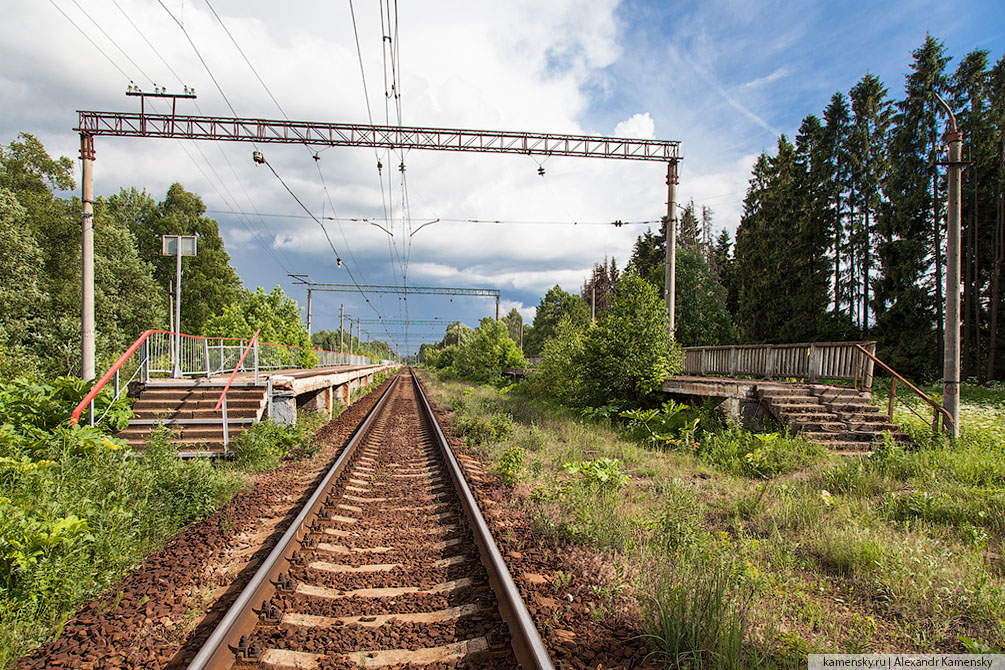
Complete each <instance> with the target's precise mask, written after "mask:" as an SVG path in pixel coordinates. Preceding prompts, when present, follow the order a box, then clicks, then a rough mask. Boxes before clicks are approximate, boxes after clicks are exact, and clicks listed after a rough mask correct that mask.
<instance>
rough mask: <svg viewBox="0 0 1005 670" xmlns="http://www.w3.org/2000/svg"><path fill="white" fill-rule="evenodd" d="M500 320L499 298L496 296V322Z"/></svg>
mask: <svg viewBox="0 0 1005 670" xmlns="http://www.w3.org/2000/svg"><path fill="white" fill-rule="evenodd" d="M498 320H499V296H496V321H498Z"/></svg>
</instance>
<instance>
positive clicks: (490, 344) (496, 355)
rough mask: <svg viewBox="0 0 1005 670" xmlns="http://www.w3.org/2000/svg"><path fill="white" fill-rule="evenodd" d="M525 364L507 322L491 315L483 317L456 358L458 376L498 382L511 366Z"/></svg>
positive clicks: (458, 349)
mask: <svg viewBox="0 0 1005 670" xmlns="http://www.w3.org/2000/svg"><path fill="white" fill-rule="evenodd" d="M525 366H526V361H525V360H524V358H523V356H521V355H520V350H519V349H518V348H517V346H516V344H515V343H514V342H513V340H512V339H510V336H509V332H508V331H507V329H506V324H504V323H502V322H501V321H496V320H495V319H493V318H491V317H485V318H484V319H482V320H481V323H480V324H479V325H478V328H476V329H475V331H474V333H473V334H472V335H471V337H470V338H468V339H467V340H465V341H464V342H463V343H462V344H461V346H460V347H458V348H457V352H456V354H455V355H454V361H453V369H454V371H455V372H456V373H457V375H458V376H460V377H463V378H465V379H470V380H472V381H479V382H491V381H496V380H498V379H500V378H501V377H502V376H503V374H504V373H505V371H506V369H507V368H518V367H525Z"/></svg>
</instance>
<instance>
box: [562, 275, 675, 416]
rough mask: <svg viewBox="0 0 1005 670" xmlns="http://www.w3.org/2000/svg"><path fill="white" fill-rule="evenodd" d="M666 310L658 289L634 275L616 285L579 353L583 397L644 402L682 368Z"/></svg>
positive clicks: (596, 401)
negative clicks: (604, 309) (607, 307)
mask: <svg viewBox="0 0 1005 670" xmlns="http://www.w3.org/2000/svg"><path fill="white" fill-rule="evenodd" d="M668 333H669V328H668V323H667V315H666V306H665V305H664V304H663V299H662V298H661V297H660V296H659V295H658V294H657V292H656V289H655V288H654V287H653V286H652V284H650V283H649V282H647V281H646V280H644V279H642V278H640V277H639V276H638V275H637V274H634V273H632V272H629V273H626V274H625V275H624V276H622V277H621V280H620V281H619V282H618V291H617V294H616V295H615V296H614V297H613V298H612V300H611V306H610V308H609V309H608V310H607V311H606V312H605V313H604V315H603V316H601V317H600V319H599V320H598V321H597V324H596V327H594V328H591V329H590V330H589V331H587V333H586V337H585V339H584V342H583V351H582V354H581V357H580V358H581V361H580V362H581V365H582V380H583V384H582V386H583V389H582V391H583V398H584V401H585V402H586V404H589V405H592V406H598V405H602V404H604V403H606V402H607V401H608V400H609V399H611V398H614V399H619V400H625V401H628V402H632V403H639V404H640V403H641V401H642V400H643V399H645V398H646V397H648V396H649V395H650V394H652V393H653V392H654V391H657V390H658V389H659V388H660V386H661V385H662V384H663V381H664V380H665V379H666V378H667V377H669V376H670V375H672V374H674V373H676V372H678V371H679V370H680V369H681V366H682V365H683V362H684V358H683V352H682V350H681V348H680V347H679V346H677V345H676V344H675V343H674V342H673V340H672V339H671V337H670V335H669V334H668Z"/></svg>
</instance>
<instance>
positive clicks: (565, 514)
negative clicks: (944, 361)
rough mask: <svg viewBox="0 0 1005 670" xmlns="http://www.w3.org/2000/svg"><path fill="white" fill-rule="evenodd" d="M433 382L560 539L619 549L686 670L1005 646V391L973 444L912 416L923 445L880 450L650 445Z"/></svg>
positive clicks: (623, 567)
mask: <svg viewBox="0 0 1005 670" xmlns="http://www.w3.org/2000/svg"><path fill="white" fill-rule="evenodd" d="M427 377H428V375H427ZM431 390H432V391H433V395H434V397H435V398H436V400H437V402H439V403H440V404H441V405H444V406H447V407H453V408H454V410H455V411H456V419H457V421H458V424H459V427H460V428H461V429H462V431H463V432H464V433H465V435H466V436H467V437H468V440H469V442H470V443H472V444H478V445H480V449H481V450H482V451H483V452H484V456H485V457H486V459H487V460H488V461H489V462H490V463H491V464H492V465H493V467H494V468H495V469H496V470H497V471H498V472H499V473H500V474H501V475H502V476H503V479H504V480H505V481H507V482H508V483H510V484H511V485H512V486H513V487H514V494H515V495H514V496H513V501H514V503H513V504H514V505H518V506H520V507H522V508H524V509H525V510H526V511H527V512H528V513H529V514H531V515H533V518H534V519H535V523H536V525H537V526H538V528H539V529H540V531H541V532H542V533H548V534H555V535H559V536H562V537H565V538H568V539H570V540H572V541H574V542H580V543H584V544H588V545H592V546H595V547H597V548H598V549H602V550H605V551H608V552H610V556H611V560H612V562H613V563H614V565H615V566H616V567H617V568H618V574H619V575H621V577H620V579H619V580H616V581H615V583H614V584H612V586H611V589H612V593H611V597H619V596H626V597H632V598H635V599H637V600H638V603H639V607H640V613H641V616H642V617H643V619H644V623H645V626H646V628H647V630H648V631H649V633H650V634H651V635H652V638H651V641H652V645H653V649H654V653H655V654H656V656H657V657H658V658H660V659H662V661H663V662H664V663H665V664H666V665H667V667H690V666H691V665H694V666H700V667H725V668H741V667H750V666H751V665H753V664H759V665H764V666H767V667H802V666H803V665H804V664H805V657H806V655H807V654H808V653H814V652H824V651H828V652H894V651H897V652H908V651H913V652H960V653H965V652H967V651H968V650H970V651H978V650H982V649H988V648H991V649H1002V648H1003V646H1005V588H1003V564H1002V555H1003V540H1005V391H1003V390H994V389H979V388H972V387H966V388H965V389H964V393H963V398H964V407H963V412H962V416H963V421H962V424H963V429H964V430H963V437H962V439H961V440H959V442H957V443H956V444H947V443H945V442H944V441H943V440H941V439H933V438H932V437H931V428H930V426H929V425H926V424H925V423H923V422H922V420H921V419H917V420H912V419H911V418H910V417H913V414H911V413H910V411H909V410H906V409H903V410H898V414H897V419H898V420H900V421H903V422H904V423H905V425H906V427H907V429H908V430H909V431H911V432H912V434H914V435H915V436H916V437H917V440H918V442H919V443H920V444H921V447H920V448H918V449H914V450H904V449H903V448H901V447H898V446H896V445H893V444H892V443H888V444H885V445H881V446H880V447H879V448H878V449H877V450H876V452H875V454H874V455H873V456H872V457H870V458H863V457H842V456H835V455H831V454H829V453H827V451H826V450H824V449H823V448H821V447H819V446H817V445H813V444H810V443H807V442H805V441H803V440H801V439H797V438H791V437H787V436H784V435H778V436H776V437H774V438H772V437H769V436H760V437H759V436H755V435H751V434H750V433H747V432H745V431H742V430H740V429H738V428H735V427H725V428H721V429H719V430H717V431H715V432H711V433H707V434H705V435H702V436H699V437H698V438H697V439H696V440H695V441H694V442H689V443H686V444H681V445H677V446H675V447H674V448H673V449H652V448H643V447H642V446H639V444H638V443H636V442H633V441H630V440H628V439H626V437H625V432H624V429H623V428H621V427H620V426H619V425H617V424H612V422H611V421H610V420H607V419H596V418H585V417H583V416H582V415H580V414H578V413H575V412H572V411H570V410H567V409H564V408H560V407H553V406H547V405H544V404H542V403H540V402H539V401H535V400H531V399H529V398H527V397H525V396H523V395H521V394H519V393H518V392H515V391H510V392H499V391H497V390H496V389H493V388H488V387H472V386H470V385H468V384H464V383H459V382H456V381H449V380H439V381H433V382H432V384H431ZM882 400H883V399H882V398H878V399H877V402H882ZM908 415H910V416H908ZM922 415H923V416H925V414H924V413H922Z"/></svg>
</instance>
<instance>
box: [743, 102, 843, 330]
mask: <svg viewBox="0 0 1005 670" xmlns="http://www.w3.org/2000/svg"><path fill="white" fill-rule="evenodd" d="M818 130H819V121H816V122H814V121H813V120H808V121H804V124H803V126H802V128H801V133H800V144H799V147H798V148H797V147H795V146H793V145H792V144H791V143H790V142H789V141H788V139H787V138H786V137H785V136H784V135H783V136H782V137H781V139H779V141H778V153H777V155H776V156H775V157H774V158H771V157H769V156H767V155H765V154H762V155H761V156H760V158H758V160H757V163H756V164H755V166H754V171H753V176H752V178H751V181H750V188H749V189H748V190H747V197H746V199H745V200H744V208H743V218H742V219H741V220H740V225H739V227H738V228H737V231H736V248H735V261H734V270H735V275H734V279H735V281H736V283H737V287H738V296H739V305H738V308H737V313H736V327H737V330H738V331H739V336H740V338H741V339H742V341H746V342H757V343H762V342H805V341H809V340H813V339H816V338H817V337H819V336H820V335H821V334H822V333H826V332H827V331H828V325H827V321H826V319H825V315H826V312H827V305H828V302H829V300H828V295H827V293H828V292H827V289H828V285H829V282H828V274H829V273H828V265H827V252H826V250H827V246H828V235H827V231H826V228H825V225H824V218H823V216H821V212H820V208H819V207H818V206H815V205H817V203H819V201H820V197H821V194H820V192H819V190H818V189H815V188H814V186H813V180H814V179H815V177H814V175H813V174H812V158H811V155H812V153H813V151H812V143H813V141H814V140H813V138H814V137H815V136H817V132H818Z"/></svg>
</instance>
